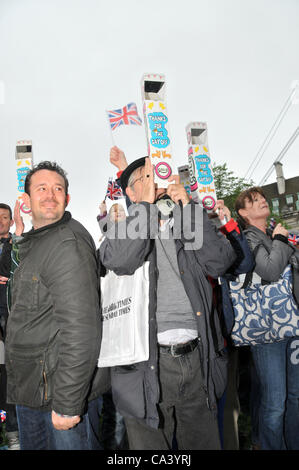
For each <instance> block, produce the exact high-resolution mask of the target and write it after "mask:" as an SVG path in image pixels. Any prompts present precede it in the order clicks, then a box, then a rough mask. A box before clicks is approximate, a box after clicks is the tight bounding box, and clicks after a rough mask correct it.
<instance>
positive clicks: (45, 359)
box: [6, 162, 102, 450]
mask: <svg viewBox="0 0 299 470" xmlns="http://www.w3.org/2000/svg"><path fill="white" fill-rule="evenodd" d="M69 199H70V197H69V194H68V180H67V177H66V174H65V172H64V171H63V170H62V169H61V168H60V167H59V166H58V165H57V164H56V163H51V162H41V163H40V164H39V165H37V166H36V167H34V168H33V170H31V171H30V172H29V173H28V175H27V178H26V181H25V194H24V202H25V204H26V206H27V207H29V208H30V209H31V211H32V223H33V228H32V230H30V231H29V232H28V233H25V234H23V240H22V241H21V242H19V243H18V254H19V261H20V263H19V266H18V268H17V269H16V270H15V272H14V278H13V289H12V306H11V313H10V315H9V320H8V326H7V338H6V354H7V356H6V357H7V374H8V392H7V393H8V401H9V402H10V403H14V404H16V405H17V415H18V421H19V431H20V443H21V449H36V450H39V449H89V448H91V447H90V442H89V440H88V416H87V414H86V408H87V404H86V402H87V398H88V395H89V397H90V398H92V397H93V396H92V395H90V388H91V382H92V378H93V376H94V373H95V370H96V363H97V358H98V355H99V348H100V342H99V338H100V312H99V299H98V281H97V262H96V255H95V246H94V242H93V239H92V237H91V236H90V234H89V233H88V232H87V231H86V230H85V228H84V227H83V226H82V225H81V224H80V223H79V222H77V221H76V220H74V219H73V218H72V217H71V214H70V213H69V212H67V211H65V208H66V206H67V204H68V202H69ZM98 384H99V386H101V383H100V382H98ZM101 392H102V391H101V390H99V389H98V390H92V393H93V394H94V397H97V396H99V395H100V393H101Z"/></svg>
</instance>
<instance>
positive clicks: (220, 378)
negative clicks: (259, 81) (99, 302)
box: [100, 158, 236, 450]
mask: <svg viewBox="0 0 299 470" xmlns="http://www.w3.org/2000/svg"><path fill="white" fill-rule="evenodd" d="M172 180H173V181H175V177H172ZM120 181H121V185H122V189H123V191H125V192H126V194H127V195H128V196H129V198H130V200H131V202H132V203H133V204H132V206H131V207H130V210H129V214H130V215H129V217H127V219H126V220H125V221H122V222H119V223H118V224H117V226H113V225H112V226H110V227H109V224H108V231H107V233H106V238H105V239H104V241H103V242H102V244H101V246H100V259H101V262H102V263H103V265H104V266H105V267H106V268H107V269H108V270H112V271H114V272H115V273H116V274H117V275H118V276H122V275H130V274H133V273H134V272H135V271H136V269H138V268H139V267H140V266H142V265H143V264H144V262H145V261H149V262H150V267H149V305H148V307H147V306H145V308H148V309H149V358H148V360H146V361H143V362H138V363H136V364H132V365H127V366H120V367H113V368H112V370H111V383H112V391H113V398H114V400H115V404H116V407H117V409H118V411H119V412H120V413H121V414H122V416H124V417H125V422H126V426H127V432H128V438H129V445H130V448H131V449H156V450H162V449H172V445H173V441H172V439H173V435H174V432H175V431H176V432H175V435H176V444H177V446H178V448H179V449H190V450H191V449H219V448H220V442H219V435H218V427H217V420H216V414H217V405H216V398H217V397H218V398H219V397H220V396H221V395H222V393H223V391H224V388H225V386H226V359H225V357H224V356H222V354H221V353H222V350H223V338H222V336H221V331H220V325H219V319H218V317H217V312H216V311H215V309H214V308H213V299H212V287H211V285H210V283H209V281H208V279H207V277H208V276H210V277H213V278H217V277H218V276H220V275H223V274H224V273H225V272H226V270H227V269H228V268H229V267H230V265H231V264H232V263H233V262H234V260H235V259H236V255H235V253H234V250H233V248H232V246H231V245H230V243H229V242H228V241H227V240H226V239H225V237H224V236H223V235H221V234H218V233H217V232H216V230H215V229H214V228H213V226H212V225H211V223H210V221H209V220H208V217H207V214H206V213H205V211H203V212H202V210H201V209H200V207H199V205H196V204H194V203H191V202H190V201H189V197H188V195H187V193H186V191H185V189H184V187H183V185H180V184H177V183H176V182H174V184H169V186H168V188H167V190H165V189H163V188H160V189H156V187H155V183H154V175H153V168H152V165H151V162H150V159H149V158H145V159H144V158H141V159H139V160H136V161H135V162H133V163H131V164H130V165H129V166H128V167H127V168H126V170H125V171H124V172H123V173H122V175H121V178H120ZM169 182H171V181H170V179H169ZM165 193H167V195H168V196H169V197H170V198H171V199H172V201H173V202H174V203H176V204H175V206H176V208H175V209H173V212H174V213H175V211H176V214H177V215H178V216H179V213H181V215H182V218H181V222H182V224H179V225H178V226H176V225H175V224H176V221H175V218H176V217H174V218H173V221H174V226H173V229H171V230H168V234H167V236H166V237H165V236H164V232H163V231H162V228H160V229H159V230H158V218H159V214H158V207H157V204H155V203H157V199H159V198H161V197H162V196H163V194H164V196H165ZM160 203H162V204H164V205H166V206H167V205H168V204H170V206H171V201H170V200H168V201H167V200H166V199H165V200H161V199H160ZM158 204H159V202H158ZM179 205H181V210H180V208H179ZM134 213H135V214H143V216H144V217H140V220H139V224H136V222H134V219H135V218H134V215H133V214H134ZM196 213H200V214H197V215H198V217H196ZM200 215H201V216H200ZM168 222H169V225H170V224H171V220H170V221H166V222H165V223H164V229H165V230H167V225H168ZM169 225H168V227H169ZM138 226H139V232H136V230H135V229H136V228H137V227H138ZM165 226H166V228H165ZM192 226H194V228H195V230H193V240H192V238H191V236H189V235H191V232H192ZM179 228H182V231H181V233H180V234H179V230H178V229H179ZM175 231H177V233H176V234H175ZM130 233H131V235H132V236H130ZM175 235H176V236H175ZM178 235H180V236H178Z"/></svg>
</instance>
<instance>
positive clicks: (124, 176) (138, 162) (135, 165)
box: [119, 157, 146, 194]
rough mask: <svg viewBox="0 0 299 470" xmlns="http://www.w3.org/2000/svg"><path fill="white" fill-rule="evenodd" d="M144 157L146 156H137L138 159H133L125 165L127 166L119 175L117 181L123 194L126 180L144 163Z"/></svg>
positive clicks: (126, 184) (126, 183)
mask: <svg viewBox="0 0 299 470" xmlns="http://www.w3.org/2000/svg"><path fill="white" fill-rule="evenodd" d="M145 159H146V157H141V158H138V160H135V161H134V162H132V163H130V165H129V166H127V168H126V169H125V170H124V171H123V172H122V174H121V175H120V178H119V181H120V185H121V188H122V190H123V193H124V194H126V187H127V186H128V181H129V178H130V176H131V174H132V173H133V171H134V170H136V169H137V168H139V167H140V166H144V165H145Z"/></svg>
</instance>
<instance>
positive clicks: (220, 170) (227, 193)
mask: <svg viewBox="0 0 299 470" xmlns="http://www.w3.org/2000/svg"><path fill="white" fill-rule="evenodd" d="M213 173H214V181H215V188H216V192H217V199H224V203H225V205H226V206H227V207H228V208H229V210H230V211H231V212H232V213H234V204H235V200H236V198H237V196H238V195H239V194H240V192H242V191H244V189H247V188H250V187H251V186H255V184H254V182H253V181H252V180H250V181H247V180H246V179H245V178H239V177H238V176H235V175H234V172H233V171H231V170H229V169H228V168H227V165H226V163H224V164H223V165H216V164H214V165H213Z"/></svg>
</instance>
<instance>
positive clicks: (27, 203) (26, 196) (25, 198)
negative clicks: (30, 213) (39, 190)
mask: <svg viewBox="0 0 299 470" xmlns="http://www.w3.org/2000/svg"><path fill="white" fill-rule="evenodd" d="M21 199H22V201H23V203H24V204H25V206H26V207H28V209H31V203H30V196H29V194H27V193H25V192H24V193H22V196H21Z"/></svg>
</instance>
